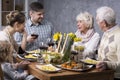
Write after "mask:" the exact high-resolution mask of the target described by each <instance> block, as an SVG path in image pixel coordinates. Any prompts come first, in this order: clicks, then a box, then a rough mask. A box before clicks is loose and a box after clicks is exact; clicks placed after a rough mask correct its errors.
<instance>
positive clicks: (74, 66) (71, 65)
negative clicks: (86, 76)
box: [56, 62, 93, 72]
mask: <svg viewBox="0 0 120 80" xmlns="http://www.w3.org/2000/svg"><path fill="white" fill-rule="evenodd" d="M56 66H57V67H59V68H62V69H65V70H70V71H77V72H82V71H87V70H90V69H91V68H93V65H87V64H84V63H77V62H65V63H63V64H60V65H56Z"/></svg>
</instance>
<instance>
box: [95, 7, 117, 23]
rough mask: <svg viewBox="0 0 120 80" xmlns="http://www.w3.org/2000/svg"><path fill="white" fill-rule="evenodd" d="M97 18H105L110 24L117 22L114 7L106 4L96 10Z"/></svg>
mask: <svg viewBox="0 0 120 80" xmlns="http://www.w3.org/2000/svg"><path fill="white" fill-rule="evenodd" d="M96 13H97V18H99V21H103V20H105V21H106V22H107V23H108V24H110V25H111V24H114V23H115V22H116V15H115V12H114V10H113V9H112V8H110V7H107V6H104V7H100V8H98V9H97V11H96Z"/></svg>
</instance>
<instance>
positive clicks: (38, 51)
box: [25, 49, 40, 53]
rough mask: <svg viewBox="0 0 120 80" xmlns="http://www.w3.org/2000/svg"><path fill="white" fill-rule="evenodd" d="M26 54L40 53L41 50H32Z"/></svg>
mask: <svg viewBox="0 0 120 80" xmlns="http://www.w3.org/2000/svg"><path fill="white" fill-rule="evenodd" d="M25 52H26V53H40V49H36V50H32V51H25Z"/></svg>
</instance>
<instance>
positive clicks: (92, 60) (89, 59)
mask: <svg viewBox="0 0 120 80" xmlns="http://www.w3.org/2000/svg"><path fill="white" fill-rule="evenodd" d="M80 62H82V63H85V64H88V65H96V64H97V63H98V61H97V60H94V59H91V58H86V59H83V60H80Z"/></svg>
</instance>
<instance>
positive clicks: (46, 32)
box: [14, 19, 54, 50]
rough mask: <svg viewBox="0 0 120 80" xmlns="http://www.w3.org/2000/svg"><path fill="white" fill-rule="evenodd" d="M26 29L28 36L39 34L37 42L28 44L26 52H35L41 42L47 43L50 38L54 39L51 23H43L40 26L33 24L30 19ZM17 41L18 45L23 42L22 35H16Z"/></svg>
mask: <svg viewBox="0 0 120 80" xmlns="http://www.w3.org/2000/svg"><path fill="white" fill-rule="evenodd" d="M25 26H26V27H25V29H26V32H27V34H28V35H31V34H33V33H34V34H38V35H39V36H38V38H37V39H36V41H35V42H32V43H27V46H26V50H34V49H38V48H39V43H40V42H46V40H47V39H48V38H52V35H53V33H54V28H53V26H52V24H51V23H49V22H47V21H42V22H41V23H39V24H38V25H34V24H32V22H31V20H30V19H28V20H27V22H26V25H25ZM14 38H15V40H16V41H17V43H18V44H20V43H21V41H22V34H20V33H16V34H15V35H14Z"/></svg>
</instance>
